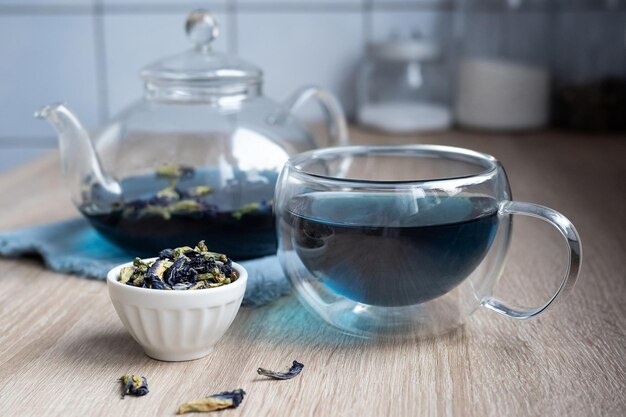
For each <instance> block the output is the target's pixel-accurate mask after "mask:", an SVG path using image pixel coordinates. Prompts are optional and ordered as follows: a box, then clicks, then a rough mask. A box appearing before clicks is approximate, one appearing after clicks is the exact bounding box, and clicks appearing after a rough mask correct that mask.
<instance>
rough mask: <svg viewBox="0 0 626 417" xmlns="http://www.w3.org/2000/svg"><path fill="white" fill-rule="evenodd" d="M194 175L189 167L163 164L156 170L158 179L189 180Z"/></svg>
mask: <svg viewBox="0 0 626 417" xmlns="http://www.w3.org/2000/svg"><path fill="white" fill-rule="evenodd" d="M193 174H194V169H193V168H191V167H186V166H181V165H175V164H171V165H169V164H165V165H161V166H160V167H158V168H157V169H156V175H157V177H159V178H167V179H178V178H189V177H192V176H193Z"/></svg>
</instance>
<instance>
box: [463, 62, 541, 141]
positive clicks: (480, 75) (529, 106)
mask: <svg viewBox="0 0 626 417" xmlns="http://www.w3.org/2000/svg"><path fill="white" fill-rule="evenodd" d="M549 78H550V77H549V74H548V71H547V70H546V69H543V68H540V67H534V66H530V65H525V64H518V63H513V62H508V61H503V60H494V59H478V58H471V59H466V60H465V61H463V62H462V63H461V65H460V67H459V72H458V83H457V88H458V91H457V99H456V108H455V112H456V120H457V122H458V124H459V125H461V126H463V127H469V128H474V129H484V130H498V131H518V130H529V129H537V128H540V127H543V126H545V125H546V123H547V122H548V103H549V92H550V90H549V87H550V83H549Z"/></svg>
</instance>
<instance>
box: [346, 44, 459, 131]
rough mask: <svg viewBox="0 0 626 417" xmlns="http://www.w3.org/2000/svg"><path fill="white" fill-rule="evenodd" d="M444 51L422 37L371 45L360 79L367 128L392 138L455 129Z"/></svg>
mask: <svg viewBox="0 0 626 417" xmlns="http://www.w3.org/2000/svg"><path fill="white" fill-rule="evenodd" d="M447 73H448V72H447V71H446V70H445V63H444V58H443V54H442V49H441V47H440V46H439V45H438V44H436V43H434V42H432V41H429V40H426V39H424V38H422V37H421V36H413V37H411V38H408V39H394V38H392V39H389V40H387V41H383V42H376V43H370V44H368V46H367V50H366V56H365V60H364V62H363V64H362V65H361V67H360V68H359V72H358V78H357V118H358V122H359V123H360V124H361V125H364V126H367V127H370V128H374V129H376V130H382V131H385V132H389V133H408V132H415V131H432V130H442V129H446V128H448V127H449V126H450V122H451V116H450V110H449V108H448V107H447V105H446V104H445V103H446V97H445V96H446V93H445V91H446V84H447V83H448V79H447V77H446V74H447Z"/></svg>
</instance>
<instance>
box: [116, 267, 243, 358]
mask: <svg viewBox="0 0 626 417" xmlns="http://www.w3.org/2000/svg"><path fill="white" fill-rule="evenodd" d="M153 259H156V258H152V259H145V260H146V261H151V260H153ZM130 265H132V262H129V263H127V264H123V265H119V266H117V267H115V268H113V269H112V270H110V271H109V273H108V275H107V287H108V289H109V296H110V297H111V301H112V302H113V306H114V307H115V311H117V315H118V316H119V317H120V319H121V320H122V323H124V326H125V327H126V329H127V330H128V331H129V332H130V334H131V335H132V336H133V338H134V339H135V340H136V341H137V343H139V344H140V345H141V347H143V349H144V351H145V352H146V354H147V355H148V356H150V357H152V358H154V359H158V360H162V361H188V360H193V359H198V358H201V357H203V356H206V355H207V354H209V352H211V349H212V348H213V345H215V343H217V341H218V340H220V338H221V337H222V336H223V335H224V333H226V330H228V328H229V327H230V325H231V323H232V322H233V320H234V319H235V316H236V315H237V312H238V311H239V306H240V305H241V301H242V300H243V294H244V292H245V290H246V283H247V281H248V273H247V272H246V270H245V269H244V268H243V267H242V266H241V265H239V264H236V263H235V262H233V268H234V269H235V270H236V271H237V272H239V278H238V279H237V281H235V282H233V283H232V284H228V285H224V286H222V287H217V288H207V289H203V290H180V291H166V290H153V289H149V288H137V287H133V286H131V285H125V284H122V283H120V282H118V277H119V273H120V269H122V268H123V267H125V266H130Z"/></svg>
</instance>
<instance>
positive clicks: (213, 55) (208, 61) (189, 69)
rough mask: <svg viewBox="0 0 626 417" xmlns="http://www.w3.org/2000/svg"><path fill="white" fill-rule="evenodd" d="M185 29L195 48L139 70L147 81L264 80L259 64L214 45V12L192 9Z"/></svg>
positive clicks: (218, 83)
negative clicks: (221, 50)
mask: <svg viewBox="0 0 626 417" xmlns="http://www.w3.org/2000/svg"><path fill="white" fill-rule="evenodd" d="M185 30H186V32H187V36H188V37H189V39H190V40H191V42H193V43H194V44H195V48H194V49H192V50H189V51H186V52H183V53H182V54H178V55H174V56H172V57H168V58H165V59H163V60H160V61H157V62H155V63H153V64H151V65H149V66H147V67H145V68H144V69H143V70H141V73H140V74H141V78H143V79H144V80H145V81H146V82H147V83H151V84H153V85H154V84H156V85H159V84H167V85H172V84H175V85H179V86H181V85H186V84H189V85H190V86H195V85H200V86H221V85H226V84H256V83H260V82H261V78H262V74H263V73H262V71H261V70H260V69H259V68H257V67H256V66H254V65H252V64H250V63H248V62H246V61H243V60H241V59H239V58H237V57H235V56H232V55H227V54H222V53H218V52H214V51H213V50H212V49H211V42H213V41H214V40H215V38H217V37H218V35H219V26H218V24H217V20H216V19H215V17H214V16H213V15H212V14H211V13H209V12H208V11H206V10H203V9H198V10H195V11H193V12H191V14H190V15H189V17H188V18H187V23H186V25H185Z"/></svg>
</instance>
